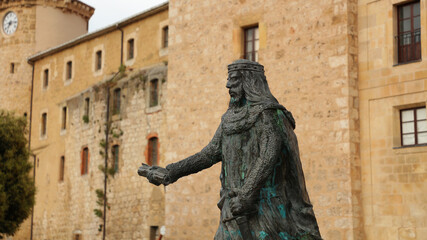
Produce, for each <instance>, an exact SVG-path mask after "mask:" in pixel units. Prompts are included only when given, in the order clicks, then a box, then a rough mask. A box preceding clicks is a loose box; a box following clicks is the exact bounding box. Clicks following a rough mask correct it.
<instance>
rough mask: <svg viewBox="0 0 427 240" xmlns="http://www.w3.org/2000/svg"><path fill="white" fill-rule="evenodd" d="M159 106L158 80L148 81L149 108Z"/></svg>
mask: <svg viewBox="0 0 427 240" xmlns="http://www.w3.org/2000/svg"><path fill="white" fill-rule="evenodd" d="M157 105H159V80H158V79H153V80H151V81H150V105H149V106H150V107H155V106H157Z"/></svg>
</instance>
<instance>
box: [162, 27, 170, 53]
mask: <svg viewBox="0 0 427 240" xmlns="http://www.w3.org/2000/svg"><path fill="white" fill-rule="evenodd" d="M162 31H163V44H162V45H163V46H162V47H164V48H167V47H168V46H169V27H168V26H166V27H164V28H163V30H162Z"/></svg>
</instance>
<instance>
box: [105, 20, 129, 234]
mask: <svg viewBox="0 0 427 240" xmlns="http://www.w3.org/2000/svg"><path fill="white" fill-rule="evenodd" d="M116 28H117V29H118V30H119V31H120V32H121V41H120V66H122V65H123V38H124V36H123V35H124V33H123V29H121V28H120V27H119V24H116ZM119 73H120V71H118V72H117V73H116V74H114V76H113V77H112V78H111V79H114V78H115V77H116V76H117V74H119ZM105 121H106V125H105V128H106V129H105V149H104V152H105V154H104V156H105V159H104V167H105V170H104V171H105V172H104V212H103V213H104V214H103V221H104V226H103V228H102V239H103V240H105V237H106V229H107V182H108V175H107V174H108V173H107V171H108V149H109V144H108V137H109V136H108V135H109V132H110V129H109V126H110V85H109V84H108V83H107V114H106V119H105Z"/></svg>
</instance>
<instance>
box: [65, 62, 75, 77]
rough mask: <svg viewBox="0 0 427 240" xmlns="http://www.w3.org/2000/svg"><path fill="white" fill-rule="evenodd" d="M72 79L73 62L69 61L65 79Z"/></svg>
mask: <svg viewBox="0 0 427 240" xmlns="http://www.w3.org/2000/svg"><path fill="white" fill-rule="evenodd" d="M72 77H73V62H71V61H68V62H67V70H66V75H65V79H67V80H70V79H71V78H72Z"/></svg>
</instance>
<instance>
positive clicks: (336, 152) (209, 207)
mask: <svg viewBox="0 0 427 240" xmlns="http://www.w3.org/2000/svg"><path fill="white" fill-rule="evenodd" d="M218 16H220V17H218ZM251 26H258V28H259V52H258V54H259V62H260V63H261V64H263V65H264V66H265V69H266V76H267V80H268V82H269V85H270V88H271V90H272V93H273V95H274V96H275V97H276V98H277V99H278V101H279V102H280V103H282V104H283V105H284V106H285V107H286V108H287V109H288V110H289V111H291V112H292V113H293V115H294V117H295V119H296V123H297V124H296V125H297V127H296V134H297V136H298V139H299V146H300V152H301V161H302V165H303V167H304V173H305V178H306V182H307V188H308V192H309V195H310V198H311V201H312V203H313V205H314V212H315V213H316V217H317V219H318V223H319V228H320V232H321V234H322V236H323V237H324V238H325V239H363V235H362V233H363V231H362V229H363V219H362V215H361V214H362V211H361V209H362V206H361V199H360V192H361V188H360V186H361V179H360V174H359V172H360V164H359V162H360V160H359V148H358V145H359V134H358V133H359V122H358V119H359V118H358V83H357V73H358V68H357V53H358V52H357V45H358V40H357V1H349V0H343V1H341V0H337V1H303V2H301V1H280V3H278V2H277V1H255V0H240V1H237V0H236V1H227V2H219V1H178V0H171V1H170V7H169V28H170V47H169V66H168V67H169V70H168V73H169V77H168V79H169V82H168V92H169V93H173V94H168V96H167V99H168V100H167V103H168V104H167V122H168V123H169V126H170V127H169V128H168V137H169V139H170V141H168V142H167V147H166V159H167V161H168V163H170V162H174V161H177V160H180V159H183V158H184V157H186V156H188V155H190V154H194V153H196V152H197V151H200V150H201V149H202V148H203V147H204V146H205V145H206V144H207V143H209V141H210V139H211V138H212V136H213V134H214V131H215V130H216V128H217V126H218V125H219V123H220V119H221V116H222V114H223V113H225V111H226V109H227V106H228V100H229V97H228V90H227V89H226V88H225V84H226V79H227V64H229V63H231V62H232V61H233V60H235V59H238V58H241V57H243V51H244V47H243V46H242V45H243V44H242V43H243V39H242V37H243V34H244V30H245V29H246V28H247V27H251ZM219 165H220V164H218V165H217V166H214V167H213V168H211V169H209V170H205V171H204V172H202V173H198V174H196V175H193V176H190V177H187V178H185V179H182V180H179V181H178V182H177V183H175V184H173V185H172V186H170V187H168V188H167V194H166V216H167V218H166V226H167V229H168V230H169V229H170V231H168V232H167V234H168V236H167V237H168V239H210V238H212V236H213V235H214V234H215V231H216V228H217V226H218V209H217V208H216V207H215V206H216V202H217V201H218V199H219V189H220V186H219V171H220V166H219ZM183 199H186V201H183ZM201 213H206V214H203V215H201ZM183 217H185V220H184V221H182V218H183ZM200 229H203V231H200Z"/></svg>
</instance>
